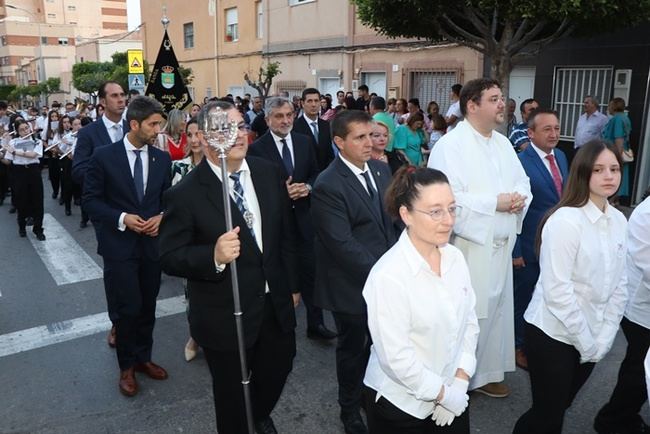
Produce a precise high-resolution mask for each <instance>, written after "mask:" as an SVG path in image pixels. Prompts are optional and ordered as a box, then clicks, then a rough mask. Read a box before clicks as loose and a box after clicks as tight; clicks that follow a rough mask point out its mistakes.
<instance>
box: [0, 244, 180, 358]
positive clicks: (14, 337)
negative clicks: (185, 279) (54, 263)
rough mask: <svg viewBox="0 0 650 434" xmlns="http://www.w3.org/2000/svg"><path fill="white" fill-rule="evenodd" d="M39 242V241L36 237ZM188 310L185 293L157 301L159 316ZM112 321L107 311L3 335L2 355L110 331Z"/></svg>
mask: <svg viewBox="0 0 650 434" xmlns="http://www.w3.org/2000/svg"><path fill="white" fill-rule="evenodd" d="M37 242H38V241H37ZM184 311H185V297H184V296H182V295H179V296H177V297H170V298H166V299H163V300H160V301H158V303H157V304H156V318H163V317H166V316H170V315H175V314H177V313H181V312H184ZM110 328H111V321H110V320H109V319H108V314H107V313H106V312H102V313H97V314H94V315H88V316H84V317H81V318H75V319H72V320H68V321H59V322H55V323H52V324H48V325H43V326H38V327H32V328H30V329H26V330H20V331H17V332H13V333H7V334H5V335H1V336H0V357H5V356H10V355H12V354H17V353H22V352H23V351H29V350H34V349H36V348H42V347H46V346H49V345H54V344H58V343H61V342H66V341H70V340H72V339H77V338H82V337H84V336H90V335H93V334H95V333H100V332H103V331H107V330H108V329H110Z"/></svg>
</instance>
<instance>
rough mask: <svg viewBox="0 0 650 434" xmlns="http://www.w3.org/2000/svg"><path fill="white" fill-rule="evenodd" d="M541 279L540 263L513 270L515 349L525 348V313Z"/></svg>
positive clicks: (531, 262)
mask: <svg viewBox="0 0 650 434" xmlns="http://www.w3.org/2000/svg"><path fill="white" fill-rule="evenodd" d="M538 278H539V262H533V261H530V262H526V266H525V267H522V268H513V269H512V282H513V286H514V293H513V301H514V308H515V348H517V349H524V348H525V340H526V338H525V333H526V332H525V330H526V321H524V312H526V309H527V308H528V304H529V303H530V299H531V298H532V297H533V291H534V290H535V285H536V284H537V279H538Z"/></svg>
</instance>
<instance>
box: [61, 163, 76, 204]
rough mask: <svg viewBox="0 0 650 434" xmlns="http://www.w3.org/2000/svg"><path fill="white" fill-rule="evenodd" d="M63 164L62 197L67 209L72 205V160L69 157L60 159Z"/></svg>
mask: <svg viewBox="0 0 650 434" xmlns="http://www.w3.org/2000/svg"><path fill="white" fill-rule="evenodd" d="M59 164H60V166H61V198H62V199H63V203H64V204H65V209H66V210H68V211H69V210H70V208H71V206H72V191H73V183H72V160H71V159H70V158H68V157H65V158H64V159H63V160H59Z"/></svg>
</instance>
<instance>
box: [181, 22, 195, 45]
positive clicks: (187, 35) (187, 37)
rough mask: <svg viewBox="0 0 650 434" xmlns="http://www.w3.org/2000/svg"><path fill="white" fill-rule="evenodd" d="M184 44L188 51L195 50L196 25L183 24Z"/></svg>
mask: <svg viewBox="0 0 650 434" xmlns="http://www.w3.org/2000/svg"><path fill="white" fill-rule="evenodd" d="M183 42H184V44H185V49H186V50H188V49H190V48H194V23H185V24H183Z"/></svg>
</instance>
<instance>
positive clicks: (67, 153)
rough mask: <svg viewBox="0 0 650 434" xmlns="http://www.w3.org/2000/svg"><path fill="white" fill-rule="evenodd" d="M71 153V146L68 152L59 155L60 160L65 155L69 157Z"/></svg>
mask: <svg viewBox="0 0 650 434" xmlns="http://www.w3.org/2000/svg"><path fill="white" fill-rule="evenodd" d="M71 153H72V148H70V149H69V150H68V151H67V152H66V153H64V154H63V155H61V156H60V157H59V160H63V159H64V158H65V157H67V156H68V155H70V154H71Z"/></svg>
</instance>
